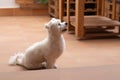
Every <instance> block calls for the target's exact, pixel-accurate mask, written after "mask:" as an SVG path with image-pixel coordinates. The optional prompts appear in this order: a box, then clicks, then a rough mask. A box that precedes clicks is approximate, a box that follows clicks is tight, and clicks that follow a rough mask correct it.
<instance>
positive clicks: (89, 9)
mask: <svg viewBox="0 0 120 80" xmlns="http://www.w3.org/2000/svg"><path fill="white" fill-rule="evenodd" d="M59 1H60V0H49V15H50V16H52V17H56V18H58V17H59V11H60V10H59ZM84 4H85V10H84V13H85V15H96V14H98V13H97V12H98V11H97V10H98V9H97V8H98V7H97V0H93V1H92V0H86V1H85V3H84ZM62 6H64V16H66V15H67V12H66V9H67V0H64V2H63V5H62ZM70 15H71V16H74V15H75V0H71V1H70Z"/></svg>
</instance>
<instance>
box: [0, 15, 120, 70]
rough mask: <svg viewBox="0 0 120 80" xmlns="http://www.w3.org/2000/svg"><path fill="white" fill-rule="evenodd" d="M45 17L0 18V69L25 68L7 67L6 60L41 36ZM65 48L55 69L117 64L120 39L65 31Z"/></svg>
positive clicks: (42, 35) (119, 57)
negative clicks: (79, 35) (81, 37)
mask: <svg viewBox="0 0 120 80" xmlns="http://www.w3.org/2000/svg"><path fill="white" fill-rule="evenodd" d="M49 19H50V18H49V17H47V16H31V17H30V16H29V17H27V16H22V17H0V72H10V71H13V72H14V71H24V69H23V68H21V67H18V66H14V67H12V66H9V65H8V59H9V57H10V56H11V55H13V54H14V53H16V52H18V51H24V50H25V49H26V48H27V47H28V46H30V45H31V44H33V43H35V42H37V41H40V40H42V39H44V38H45V37H46V36H47V34H46V33H47V31H46V29H45V28H44V24H45V23H46V22H47V21H49ZM64 37H65V40H66V49H65V52H64V53H63V55H62V56H61V57H60V58H59V59H58V60H57V63H56V64H57V66H58V68H73V67H74V68H78V67H89V66H102V65H113V64H120V38H117V39H93V40H81V41H80V40H77V39H76V38H75V36H74V35H72V34H68V33H67V32H66V33H65V34H64Z"/></svg>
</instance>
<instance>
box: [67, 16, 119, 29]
mask: <svg viewBox="0 0 120 80" xmlns="http://www.w3.org/2000/svg"><path fill="white" fill-rule="evenodd" d="M70 18H71V19H70V21H71V24H72V25H73V26H75V24H76V23H75V17H74V16H71V17H70ZM65 20H66V19H65ZM95 26H108V27H111V26H120V22H119V21H116V20H112V19H109V18H107V17H102V16H84V27H95Z"/></svg>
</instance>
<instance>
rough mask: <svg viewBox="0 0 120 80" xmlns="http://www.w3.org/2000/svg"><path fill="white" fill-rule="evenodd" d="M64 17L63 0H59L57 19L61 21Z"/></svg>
mask: <svg viewBox="0 0 120 80" xmlns="http://www.w3.org/2000/svg"><path fill="white" fill-rule="evenodd" d="M63 16H64V0H59V19H60V20H61V21H63Z"/></svg>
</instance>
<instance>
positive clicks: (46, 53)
mask: <svg viewBox="0 0 120 80" xmlns="http://www.w3.org/2000/svg"><path fill="white" fill-rule="evenodd" d="M66 26H67V23H65V22H61V21H60V20H59V19H55V18H53V19H51V20H50V21H49V22H48V23H47V24H46V25H45V27H46V28H47V30H48V36H47V37H46V38H45V39H44V40H43V41H40V42H37V43H35V44H33V45H32V46H30V47H29V48H27V49H26V50H25V52H24V53H21V52H19V53H17V54H15V55H13V56H11V58H10V59H9V64H10V65H21V66H23V67H25V68H27V69H39V68H41V67H43V66H45V67H46V68H47V69H51V68H54V66H55V62H56V59H57V58H58V57H59V56H60V55H61V54H62V53H63V51H64V47H65V41H64V38H63V35H62V33H63V32H64V31H65V30H66Z"/></svg>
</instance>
